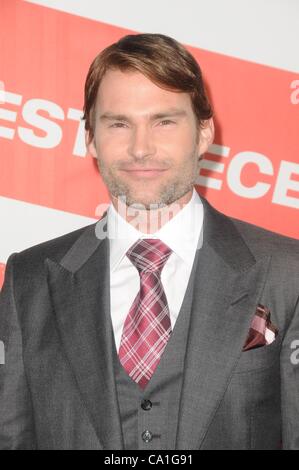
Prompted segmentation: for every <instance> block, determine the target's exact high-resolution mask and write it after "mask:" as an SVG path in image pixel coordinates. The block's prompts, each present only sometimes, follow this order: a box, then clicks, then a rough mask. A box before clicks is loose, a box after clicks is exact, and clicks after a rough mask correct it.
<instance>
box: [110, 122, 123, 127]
mask: <svg viewBox="0 0 299 470" xmlns="http://www.w3.org/2000/svg"><path fill="white" fill-rule="evenodd" d="M109 127H114V128H122V127H126V124H125V123H124V122H114V123H113V124H111V126H109Z"/></svg>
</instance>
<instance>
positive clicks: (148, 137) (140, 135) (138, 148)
mask: <svg viewBox="0 0 299 470" xmlns="http://www.w3.org/2000/svg"><path fill="white" fill-rule="evenodd" d="M128 150H129V154H130V155H131V156H132V157H134V158H135V159H136V160H142V159H144V158H146V157H149V156H151V155H153V154H154V153H155V144H154V141H153V136H152V133H151V129H150V128H148V127H147V126H146V125H143V126H136V127H135V128H134V130H133V132H132V134H131V138H130V143H129V149H128Z"/></svg>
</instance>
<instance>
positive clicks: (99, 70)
mask: <svg viewBox="0 0 299 470" xmlns="http://www.w3.org/2000/svg"><path fill="white" fill-rule="evenodd" d="M110 69H119V70H122V71H125V70H136V71H138V72H140V73H142V74H143V75H145V76H146V77H147V78H149V79H150V80H151V81H152V82H153V83H155V84H156V85H158V86H160V87H161V88H165V89H169V90H172V91H178V92H185V93H189V95H190V97H191V101H192V106H193V110H194V113H195V116H196V118H197V120H198V123H199V125H202V122H203V121H204V120H207V119H209V118H210V117H212V115H213V112H212V108H211V105H210V103H209V100H208V97H207V94H206V91H205V87H204V83H203V79H202V73H201V70H200V67H199V65H198V63H197V62H196V60H195V59H194V57H193V56H192V55H191V54H190V53H189V52H188V51H187V49H185V47H183V46H182V45H181V44H180V43H178V42H177V41H176V40H175V39H172V38H170V37H168V36H165V35H163V34H136V35H127V36H124V37H122V38H121V39H120V40H119V41H117V42H116V43H114V44H111V45H110V46H108V47H106V48H105V49H104V50H103V51H102V52H100V53H99V54H98V55H97V56H96V58H95V59H94V60H93V62H92V64H91V66H90V68H89V71H88V74H87V77H86V82H85V90H84V108H83V111H84V115H83V119H85V129H86V131H89V133H90V139H92V137H93V135H94V108H95V102H96V98H97V93H98V89H99V86H100V83H101V80H102V78H103V76H104V74H105V73H106V72H107V70H110Z"/></svg>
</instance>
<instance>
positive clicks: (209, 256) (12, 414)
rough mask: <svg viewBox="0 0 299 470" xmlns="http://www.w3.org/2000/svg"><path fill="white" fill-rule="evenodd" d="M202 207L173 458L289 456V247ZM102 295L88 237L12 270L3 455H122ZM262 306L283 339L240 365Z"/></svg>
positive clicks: (0, 370)
mask: <svg viewBox="0 0 299 470" xmlns="http://www.w3.org/2000/svg"><path fill="white" fill-rule="evenodd" d="M202 201H203V203H204V226H203V246H202V248H201V250H202V251H201V253H200V258H199V262H198V267H197V271H196V277H195V284H194V298H193V303H192V312H191V320H190V322H191V323H190V333H189V341H188V344H187V350H186V357H185V372H184V380H183V387H182V394H181V403H180V409H179V425H178V430H177V441H176V442H177V444H176V448H177V449H184V450H186V449H276V448H279V447H280V446H282V447H283V448H285V449H299V364H298V363H299V358H298V355H297V356H296V350H294V349H292V348H294V347H295V346H296V343H295V342H296V341H297V348H298V346H299V344H298V340H299V302H298V296H299V242H298V241H296V240H294V239H290V238H287V237H282V236H279V235H277V234H274V233H271V232H268V231H266V230H263V229H261V228H258V227H255V226H253V225H250V224H247V223H245V222H241V221H239V220H236V219H232V218H229V217H227V216H225V215H223V214H221V213H220V212H218V211H216V210H215V209H214V208H213V207H212V206H210V204H209V203H208V202H207V201H206V200H205V199H204V198H202ZM104 222H105V217H104V218H103V219H101V221H99V222H98V227H99V224H103V223H104ZM102 227H103V225H102ZM109 284H110V283H109V241H108V239H107V238H105V237H104V238H103V239H102V240H101V239H98V238H97V237H96V236H95V225H94V224H93V225H90V226H88V227H85V228H83V229H80V230H77V231H75V232H72V233H69V234H67V235H65V236H62V237H59V238H57V239H54V240H51V241H48V242H46V243H42V244H40V245H37V246H34V247H32V248H30V249H27V250H25V251H22V252H21V253H14V254H12V255H11V256H10V258H9V260H8V263H7V269H6V275H5V282H4V285H3V288H2V291H1V297H0V340H2V341H3V342H4V345H5V364H4V365H0V449H31V448H33V449H122V448H123V436H122V429H121V422H120V416H119V407H118V400H117V394H116V387H115V379H114V373H113V363H112V354H111V351H112V345H113V334H112V327H111V319H110V297H109V296H110V285H109ZM258 304H262V305H264V306H267V307H268V308H269V309H270V311H271V321H272V322H273V323H274V324H275V325H276V326H277V327H278V329H279V334H278V336H277V338H276V340H275V341H274V342H273V343H272V344H270V345H268V346H263V347H260V348H257V349H252V350H249V351H246V352H242V348H243V345H244V343H245V340H246V337H247V334H248V331H249V328H250V324H251V321H252V319H253V316H254V314H255V310H256V306H257V305H258Z"/></svg>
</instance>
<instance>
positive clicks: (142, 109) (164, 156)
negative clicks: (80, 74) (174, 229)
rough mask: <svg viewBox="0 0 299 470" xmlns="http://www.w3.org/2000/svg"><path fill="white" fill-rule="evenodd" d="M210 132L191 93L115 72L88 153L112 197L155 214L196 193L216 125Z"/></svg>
mask: <svg viewBox="0 0 299 470" xmlns="http://www.w3.org/2000/svg"><path fill="white" fill-rule="evenodd" d="M207 129H208V130H207ZM207 129H206V130H205V131H202V130H199V127H198V124H197V122H196V118H195V115H194V112H193V109H192V105H191V99H190V96H189V95H188V94H187V93H176V92H173V91H168V90H164V89H162V88H160V87H158V86H157V85H155V84H154V83H153V82H151V81H150V80H149V79H148V78H146V77H145V76H144V75H142V74H141V73H139V72H135V71H127V72H122V71H120V70H109V71H108V72H107V73H106V74H105V75H104V77H103V80H102V82H101V85H100V87H99V90H98V96H97V102H96V108H95V129H94V138H93V140H92V141H91V142H90V143H89V144H88V150H89V152H90V153H91V154H92V155H93V156H94V157H97V159H98V165H99V169H100V173H101V175H102V178H103V181H104V182H105V184H106V186H107V189H108V191H109V193H110V195H111V196H114V197H115V198H118V197H122V198H124V199H123V200H124V202H125V203H126V204H127V205H128V206H131V205H134V207H139V208H142V206H144V208H146V209H150V205H153V204H155V205H157V204H158V205H159V207H161V206H163V205H169V204H171V203H173V202H174V201H177V200H179V199H180V198H182V197H183V196H184V195H185V194H187V193H188V192H190V191H191V190H192V188H193V185H194V183H195V180H196V178H197V176H198V171H199V165H198V157H199V155H201V154H202V153H204V152H205V151H206V150H207V147H208V145H209V143H210V141H211V139H210V137H211V132H212V130H211V125H209V126H207ZM207 133H208V136H207ZM207 137H208V138H207ZM86 138H88V135H87V136H86Z"/></svg>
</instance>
